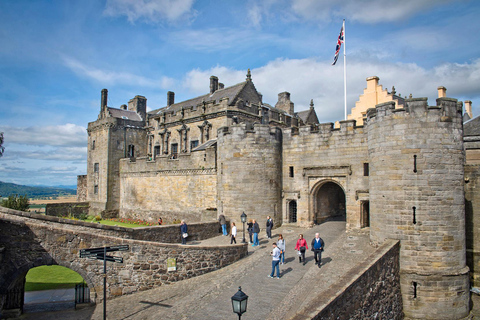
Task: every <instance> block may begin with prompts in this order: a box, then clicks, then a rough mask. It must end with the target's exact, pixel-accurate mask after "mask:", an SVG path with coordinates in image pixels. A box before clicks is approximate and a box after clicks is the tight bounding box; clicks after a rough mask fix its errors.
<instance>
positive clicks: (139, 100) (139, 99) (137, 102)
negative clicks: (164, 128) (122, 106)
mask: <svg viewBox="0 0 480 320" xmlns="http://www.w3.org/2000/svg"><path fill="white" fill-rule="evenodd" d="M128 110H130V111H135V112H136V113H138V114H139V115H140V117H141V118H142V120H143V121H145V120H146V117H147V98H145V97H144V96H135V98H133V99H131V100H130V101H128Z"/></svg>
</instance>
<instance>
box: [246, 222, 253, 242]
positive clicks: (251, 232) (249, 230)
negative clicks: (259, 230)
mask: <svg viewBox="0 0 480 320" xmlns="http://www.w3.org/2000/svg"><path fill="white" fill-rule="evenodd" d="M247 231H248V236H249V237H250V241H249V242H248V243H253V240H252V236H253V221H252V219H250V220H248V223H247Z"/></svg>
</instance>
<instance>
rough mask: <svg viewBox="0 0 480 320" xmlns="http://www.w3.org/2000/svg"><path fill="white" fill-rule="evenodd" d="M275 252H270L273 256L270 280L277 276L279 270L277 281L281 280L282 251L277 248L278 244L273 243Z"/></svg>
mask: <svg viewBox="0 0 480 320" xmlns="http://www.w3.org/2000/svg"><path fill="white" fill-rule="evenodd" d="M272 246H273V250H272V252H270V255H271V256H272V272H271V273H270V274H269V275H268V277H269V278H273V277H274V276H275V269H277V279H280V267H279V264H280V249H278V247H277V243H276V242H274V243H272Z"/></svg>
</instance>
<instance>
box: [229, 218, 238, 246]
mask: <svg viewBox="0 0 480 320" xmlns="http://www.w3.org/2000/svg"><path fill="white" fill-rule="evenodd" d="M231 235H232V238H231V239H230V244H232V243H234V242H235V244H237V227H236V226H235V222H232V230H231Z"/></svg>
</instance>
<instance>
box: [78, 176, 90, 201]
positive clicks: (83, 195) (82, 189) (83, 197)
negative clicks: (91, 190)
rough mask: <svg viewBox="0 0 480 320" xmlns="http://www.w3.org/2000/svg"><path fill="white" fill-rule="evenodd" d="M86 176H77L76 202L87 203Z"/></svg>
mask: <svg viewBox="0 0 480 320" xmlns="http://www.w3.org/2000/svg"><path fill="white" fill-rule="evenodd" d="M87 191H88V187H87V175H86V174H84V175H79V176H77V202H85V201H87V196H88V193H87Z"/></svg>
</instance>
